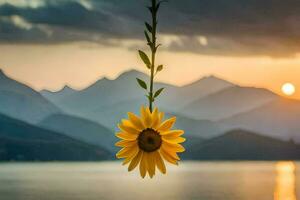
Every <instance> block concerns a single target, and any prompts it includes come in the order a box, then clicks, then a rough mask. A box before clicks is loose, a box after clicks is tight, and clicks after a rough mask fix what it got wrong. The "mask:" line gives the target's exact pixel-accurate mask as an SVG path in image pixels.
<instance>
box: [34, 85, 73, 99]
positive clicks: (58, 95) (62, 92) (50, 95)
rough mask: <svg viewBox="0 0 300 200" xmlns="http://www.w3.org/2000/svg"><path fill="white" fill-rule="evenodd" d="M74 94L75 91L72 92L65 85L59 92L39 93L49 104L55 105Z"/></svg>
mask: <svg viewBox="0 0 300 200" xmlns="http://www.w3.org/2000/svg"><path fill="white" fill-rule="evenodd" d="M75 92H77V90H74V89H73V88H71V87H69V86H67V85H66V86H65V87H63V88H62V89H61V90H59V91H56V92H51V91H49V90H42V91H41V92H40V93H41V94H42V95H43V96H44V97H46V98H47V99H49V100H50V101H51V102H53V103H55V104H56V103H58V102H60V101H61V100H62V99H64V98H67V96H69V95H72V94H74V93H75Z"/></svg>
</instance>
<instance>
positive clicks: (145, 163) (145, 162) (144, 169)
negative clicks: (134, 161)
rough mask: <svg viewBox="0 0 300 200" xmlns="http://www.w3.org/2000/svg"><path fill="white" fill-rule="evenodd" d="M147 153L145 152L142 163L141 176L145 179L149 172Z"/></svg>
mask: <svg viewBox="0 0 300 200" xmlns="http://www.w3.org/2000/svg"><path fill="white" fill-rule="evenodd" d="M146 159H147V158H146V153H145V152H143V155H142V158H141V163H140V174H141V177H142V178H145V176H146V172H147V160H146Z"/></svg>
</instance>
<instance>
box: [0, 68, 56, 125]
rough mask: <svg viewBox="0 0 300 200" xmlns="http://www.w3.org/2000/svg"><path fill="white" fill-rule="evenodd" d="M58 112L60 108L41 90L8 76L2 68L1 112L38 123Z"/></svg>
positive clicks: (0, 77)
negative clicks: (40, 91) (45, 96)
mask: <svg viewBox="0 0 300 200" xmlns="http://www.w3.org/2000/svg"><path fill="white" fill-rule="evenodd" d="M58 112H61V111H60V109H58V108H57V106H55V105H54V104H52V103H51V102H49V100H47V99H46V98H44V97H43V96H42V95H41V94H40V93H39V92H36V91H35V90H33V89H31V88H30V87H28V86H26V85H24V84H22V83H19V82H17V81H15V80H13V79H11V78H9V77H7V76H6V75H5V74H4V72H3V71H2V70H0V113H3V114H6V115H9V116H11V117H14V118H17V119H22V120H24V121H27V122H30V123H36V122H38V121H40V120H41V119H43V118H44V117H47V116H49V115H51V114H54V113H58Z"/></svg>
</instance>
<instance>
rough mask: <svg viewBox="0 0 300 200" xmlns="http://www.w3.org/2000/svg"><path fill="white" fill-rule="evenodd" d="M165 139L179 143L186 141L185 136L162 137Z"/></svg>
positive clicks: (172, 142)
mask: <svg viewBox="0 0 300 200" xmlns="http://www.w3.org/2000/svg"><path fill="white" fill-rule="evenodd" d="M162 139H163V141H165V142H168V143H171V144H179V143H183V142H185V138H183V137H177V138H168V137H164V136H163V137H162Z"/></svg>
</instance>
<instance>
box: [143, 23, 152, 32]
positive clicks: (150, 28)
mask: <svg viewBox="0 0 300 200" xmlns="http://www.w3.org/2000/svg"><path fill="white" fill-rule="evenodd" d="M145 25H146V28H147V30H148V31H149V32H150V33H152V26H151V25H150V24H148V23H147V22H145Z"/></svg>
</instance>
